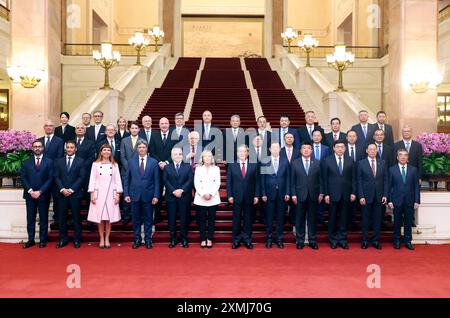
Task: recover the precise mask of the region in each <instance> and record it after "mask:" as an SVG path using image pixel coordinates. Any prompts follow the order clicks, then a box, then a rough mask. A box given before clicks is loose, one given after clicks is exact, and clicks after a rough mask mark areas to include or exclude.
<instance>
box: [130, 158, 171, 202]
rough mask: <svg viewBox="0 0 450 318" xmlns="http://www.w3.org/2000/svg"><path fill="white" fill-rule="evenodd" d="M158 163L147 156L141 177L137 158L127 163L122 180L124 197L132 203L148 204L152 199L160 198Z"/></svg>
mask: <svg viewBox="0 0 450 318" xmlns="http://www.w3.org/2000/svg"><path fill="white" fill-rule="evenodd" d="M160 186H162V185H160V183H159V167H158V162H157V161H156V160H155V159H153V158H152V157H150V156H147V164H146V166H145V171H144V175H143V176H141V172H140V162H139V157H138V156H135V157H134V158H133V159H131V160H130V161H128V169H127V171H126V175H125V178H124V195H125V197H127V196H129V197H130V198H131V201H132V202H139V201H141V202H143V203H150V202H151V201H152V200H153V198H157V199H159V197H160Z"/></svg>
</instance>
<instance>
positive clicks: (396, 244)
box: [394, 242, 400, 250]
mask: <svg viewBox="0 0 450 318" xmlns="http://www.w3.org/2000/svg"><path fill="white" fill-rule="evenodd" d="M394 248H395V249H396V250H399V249H400V242H396V243H394Z"/></svg>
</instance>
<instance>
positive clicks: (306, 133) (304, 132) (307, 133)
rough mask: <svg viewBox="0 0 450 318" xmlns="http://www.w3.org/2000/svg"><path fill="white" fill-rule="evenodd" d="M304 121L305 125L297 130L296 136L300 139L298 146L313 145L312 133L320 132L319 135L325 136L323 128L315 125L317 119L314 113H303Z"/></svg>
mask: <svg viewBox="0 0 450 318" xmlns="http://www.w3.org/2000/svg"><path fill="white" fill-rule="evenodd" d="M305 120H306V125H305V126H302V127H300V128H299V129H298V136H299V138H300V140H299V141H300V145H301V144H303V143H305V142H307V143H310V144H311V143H313V140H312V139H313V132H314V131H316V130H317V131H320V133H321V134H322V136H323V135H325V132H324V131H323V128H322V127H320V126H319V124H317V123H316V122H317V117H316V113H314V112H313V111H311V110H310V111H307V112H306V113H305Z"/></svg>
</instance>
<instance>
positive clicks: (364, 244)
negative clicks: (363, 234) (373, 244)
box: [361, 242, 369, 250]
mask: <svg viewBox="0 0 450 318" xmlns="http://www.w3.org/2000/svg"><path fill="white" fill-rule="evenodd" d="M368 247H369V244H368V243H367V242H362V243H361V248H362V249H363V250H367V248H368Z"/></svg>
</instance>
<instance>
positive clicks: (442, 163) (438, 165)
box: [422, 153, 450, 175]
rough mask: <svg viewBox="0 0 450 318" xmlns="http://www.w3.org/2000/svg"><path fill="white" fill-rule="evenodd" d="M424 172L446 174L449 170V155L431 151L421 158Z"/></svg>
mask: <svg viewBox="0 0 450 318" xmlns="http://www.w3.org/2000/svg"><path fill="white" fill-rule="evenodd" d="M422 165H423V168H424V169H425V173H427V174H431V175H440V174H447V173H449V172H450V156H448V155H447V154H439V153H432V154H431V155H430V156H427V157H424V158H423V163H422Z"/></svg>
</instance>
